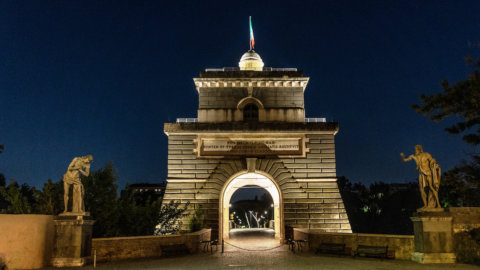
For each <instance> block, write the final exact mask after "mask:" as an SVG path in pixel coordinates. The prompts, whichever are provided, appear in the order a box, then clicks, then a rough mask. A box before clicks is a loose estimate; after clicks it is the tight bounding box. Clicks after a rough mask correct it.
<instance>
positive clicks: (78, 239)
mask: <svg viewBox="0 0 480 270" xmlns="http://www.w3.org/2000/svg"><path fill="white" fill-rule="evenodd" d="M54 223H55V246H54V249H53V258H52V265H53V266H55V267H67V266H83V265H86V264H88V263H89V262H90V261H91V259H92V258H91V249H92V228H93V223H95V221H94V220H92V219H91V217H90V215H89V213H64V214H60V215H59V216H57V217H56V218H55V219H54Z"/></svg>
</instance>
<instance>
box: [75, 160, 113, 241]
mask: <svg viewBox="0 0 480 270" xmlns="http://www.w3.org/2000/svg"><path fill="white" fill-rule="evenodd" d="M116 181H117V175H116V172H115V169H114V167H113V163H112V162H109V163H107V165H105V168H101V169H98V170H96V171H94V172H92V173H91V174H90V175H89V176H88V177H82V182H83V185H84V187H85V197H84V201H85V207H86V210H87V211H89V212H90V214H91V215H92V217H93V218H94V219H95V224H94V225H93V236H94V237H111V236H116V235H118V226H117V224H118V222H119V209H118V198H117V185H116Z"/></svg>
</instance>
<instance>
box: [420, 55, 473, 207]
mask: <svg viewBox="0 0 480 270" xmlns="http://www.w3.org/2000/svg"><path fill="white" fill-rule="evenodd" d="M467 63H468V64H469V65H470V66H471V67H473V68H474V71H473V73H472V74H470V75H469V76H468V77H467V79H465V80H462V81H459V82H457V83H455V84H449V83H448V82H447V81H445V80H444V81H442V83H441V85H442V88H443V92H442V93H438V94H435V95H432V96H426V95H424V94H422V95H421V96H420V99H421V100H422V102H423V104H422V105H413V106H412V107H413V108H414V109H415V110H416V111H417V112H419V113H422V114H424V115H427V116H428V117H430V119H432V120H434V121H440V120H442V119H444V118H446V117H449V116H455V117H456V118H457V119H459V120H458V122H456V123H455V124H453V125H452V126H450V127H448V128H446V131H447V132H449V133H452V134H460V133H464V135H463V137H462V139H463V140H464V141H465V142H466V143H468V144H470V145H472V146H478V145H479V144H480V70H479V69H480V60H473V58H472V57H467ZM471 157H472V159H471V161H470V162H465V161H464V162H463V163H462V164H461V165H459V166H457V167H455V168H453V169H451V170H450V171H447V172H445V173H444V174H443V180H442V183H441V186H440V191H439V193H440V194H439V195H440V200H441V201H442V204H443V205H444V206H480V196H479V195H478V194H479V192H480V155H479V154H478V153H474V154H472V155H471Z"/></svg>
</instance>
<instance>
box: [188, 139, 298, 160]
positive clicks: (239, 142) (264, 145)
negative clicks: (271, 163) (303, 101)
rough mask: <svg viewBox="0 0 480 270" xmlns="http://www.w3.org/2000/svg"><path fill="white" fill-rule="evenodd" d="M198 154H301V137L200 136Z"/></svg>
mask: <svg viewBox="0 0 480 270" xmlns="http://www.w3.org/2000/svg"><path fill="white" fill-rule="evenodd" d="M199 142H200V145H199V148H197V149H198V150H199V154H200V156H229V155H235V156H238V155H243V156H245V155H247V156H250V155H251V156H257V155H261V156H265V155H302V154H303V149H304V147H303V138H275V139H272V138H254V139H242V138H211V139H210V138H201V139H200V140H199Z"/></svg>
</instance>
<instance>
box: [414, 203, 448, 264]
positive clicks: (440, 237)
mask: <svg viewBox="0 0 480 270" xmlns="http://www.w3.org/2000/svg"><path fill="white" fill-rule="evenodd" d="M435 210H437V211H428V209H427V211H422V212H417V213H414V216H413V217H411V220H412V221H413V228H414V233H415V252H414V253H413V254H412V260H413V261H416V262H419V263H452V262H455V253H454V250H453V228H452V216H451V215H450V213H448V212H444V211H443V209H439V210H438V209H435Z"/></svg>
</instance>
